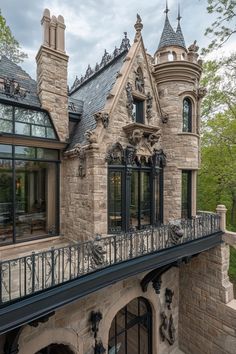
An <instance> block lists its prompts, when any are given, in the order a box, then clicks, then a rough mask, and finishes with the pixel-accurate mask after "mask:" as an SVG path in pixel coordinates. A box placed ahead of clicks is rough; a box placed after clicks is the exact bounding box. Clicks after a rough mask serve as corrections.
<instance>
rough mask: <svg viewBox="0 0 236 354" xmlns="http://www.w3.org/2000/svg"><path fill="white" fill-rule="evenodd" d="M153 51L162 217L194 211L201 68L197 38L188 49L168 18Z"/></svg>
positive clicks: (178, 216) (197, 161)
mask: <svg viewBox="0 0 236 354" xmlns="http://www.w3.org/2000/svg"><path fill="white" fill-rule="evenodd" d="M168 12H169V9H168V6H166V10H165V14H166V18H165V23H164V29H163V32H162V35H161V39H160V42H159V45H158V49H157V51H156V53H155V55H154V59H155V60H154V70H153V75H154V78H155V82H156V86H157V90H158V93H159V98H160V105H161V109H162V112H163V117H164V118H165V119H163V128H162V131H163V138H162V144H163V150H164V151H165V153H166V155H167V161H168V163H167V167H166V170H165V187H164V188H165V190H164V196H165V198H164V200H165V206H164V219H165V220H164V221H167V220H168V219H170V218H181V217H185V218H186V217H192V216H195V215H196V195H195V194H196V175H197V170H198V168H199V115H200V100H201V98H202V90H200V89H199V80H200V76H201V72H202V68H201V65H200V63H201V62H200V61H198V54H197V50H198V47H197V45H196V41H195V42H194V44H193V45H191V46H190V47H189V48H188V49H187V48H186V46H185V40H184V36H183V33H182V29H181V25H180V20H181V16H180V10H178V17H177V20H178V25H177V29H176V31H175V30H174V29H173V27H172V26H171V24H170V21H169V18H168Z"/></svg>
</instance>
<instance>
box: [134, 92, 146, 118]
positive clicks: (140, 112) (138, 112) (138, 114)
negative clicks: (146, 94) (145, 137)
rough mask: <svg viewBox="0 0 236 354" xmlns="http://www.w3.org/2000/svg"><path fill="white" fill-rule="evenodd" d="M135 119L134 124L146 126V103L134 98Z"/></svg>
mask: <svg viewBox="0 0 236 354" xmlns="http://www.w3.org/2000/svg"><path fill="white" fill-rule="evenodd" d="M133 117H134V122H136V123H141V124H144V101H141V100H138V99H137V98H134V102H133Z"/></svg>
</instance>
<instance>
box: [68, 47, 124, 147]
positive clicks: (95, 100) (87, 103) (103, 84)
mask: <svg viewBox="0 0 236 354" xmlns="http://www.w3.org/2000/svg"><path fill="white" fill-rule="evenodd" d="M126 54H127V50H124V51H123V52H121V53H120V54H119V55H117V56H116V57H114V58H113V60H111V61H110V62H109V63H108V64H106V65H105V66H104V67H103V68H102V69H101V70H99V71H98V72H97V73H95V74H94V75H93V76H91V77H90V78H89V79H87V80H86V81H85V82H83V83H82V84H81V85H80V86H79V87H78V88H77V89H75V90H74V91H73V92H72V93H71V97H73V98H76V99H78V100H82V101H83V102H84V105H83V114H82V117H81V120H80V122H79V123H78V124H77V126H76V127H75V129H74V132H73V134H72V137H71V142H70V144H69V146H68V148H67V149H68V150H70V149H71V148H73V146H74V145H75V144H78V143H79V144H83V143H85V137H84V133H85V132H86V131H87V130H92V129H94V128H95V127H96V121H95V119H94V116H93V115H94V113H96V112H98V111H100V110H102V109H103V108H104V106H105V102H106V98H107V96H108V94H109V92H110V91H111V89H112V87H113V85H114V83H115V81H116V77H117V73H118V72H119V71H120V69H121V67H122V64H123V61H124V58H125V56H126Z"/></svg>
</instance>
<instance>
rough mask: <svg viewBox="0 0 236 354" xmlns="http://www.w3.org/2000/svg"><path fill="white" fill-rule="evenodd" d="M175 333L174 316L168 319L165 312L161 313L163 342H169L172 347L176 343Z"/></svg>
mask: <svg viewBox="0 0 236 354" xmlns="http://www.w3.org/2000/svg"><path fill="white" fill-rule="evenodd" d="M175 332H176V329H175V326H174V321H173V316H172V314H170V317H169V319H168V317H167V315H166V314H165V312H161V325H160V335H161V339H162V341H163V342H164V341H165V340H167V342H168V343H169V344H170V345H173V344H174V342H175Z"/></svg>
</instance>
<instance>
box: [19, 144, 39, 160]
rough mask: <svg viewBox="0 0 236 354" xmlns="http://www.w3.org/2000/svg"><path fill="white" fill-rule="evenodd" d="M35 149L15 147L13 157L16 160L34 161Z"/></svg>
mask: <svg viewBox="0 0 236 354" xmlns="http://www.w3.org/2000/svg"><path fill="white" fill-rule="evenodd" d="M35 152H36V151H35V148H33V147H29V146H16V147H15V157H16V158H22V159H25V158H31V159H35V158H36V154H35Z"/></svg>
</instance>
